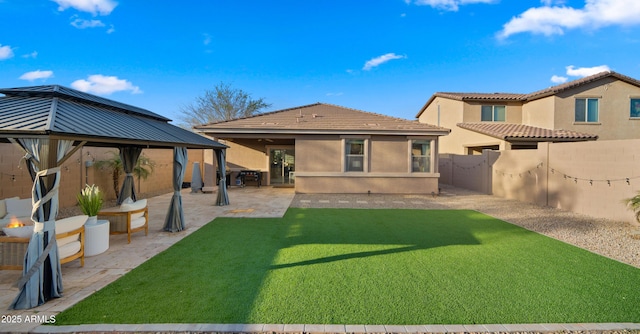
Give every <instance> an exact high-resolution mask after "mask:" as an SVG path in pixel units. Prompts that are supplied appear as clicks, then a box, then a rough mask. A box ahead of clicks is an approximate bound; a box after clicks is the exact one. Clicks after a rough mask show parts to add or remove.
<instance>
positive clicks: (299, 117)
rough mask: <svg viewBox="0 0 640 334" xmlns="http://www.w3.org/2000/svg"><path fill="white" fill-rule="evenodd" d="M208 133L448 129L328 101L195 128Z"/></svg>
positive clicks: (426, 131)
mask: <svg viewBox="0 0 640 334" xmlns="http://www.w3.org/2000/svg"><path fill="white" fill-rule="evenodd" d="M195 129H196V130H199V131H202V132H205V133H340V134H348V133H359V134H361V133H371V134H373V133H391V132H397V133H417V134H438V135H445V134H448V133H449V131H450V130H449V129H446V128H442V127H438V126H435V125H430V124H425V123H420V122H418V121H417V120H414V121H410V120H406V119H402V118H396V117H390V116H385V115H380V114H375V113H370V112H365V111H361V110H356V109H350V108H345V107H341V106H337V105H332V104H326V103H315V104H310V105H306V106H300V107H295V108H289V109H283V110H278V111H273V112H268V113H264V114H258V115H254V116H251V117H244V118H238V119H233V120H228V121H221V122H214V123H209V124H205V125H201V126H197V127H195Z"/></svg>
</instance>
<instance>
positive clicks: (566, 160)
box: [440, 139, 640, 223]
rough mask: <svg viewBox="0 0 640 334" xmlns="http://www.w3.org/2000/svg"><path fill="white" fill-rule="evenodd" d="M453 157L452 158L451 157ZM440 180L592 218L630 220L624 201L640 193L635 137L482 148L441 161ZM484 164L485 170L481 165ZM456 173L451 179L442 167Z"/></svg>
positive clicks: (638, 142)
mask: <svg viewBox="0 0 640 334" xmlns="http://www.w3.org/2000/svg"><path fill="white" fill-rule="evenodd" d="M456 159H457V160H456ZM440 161H441V165H440V171H441V173H442V175H443V178H442V180H441V181H442V182H443V183H452V182H453V183H454V184H455V185H456V186H459V187H463V188H468V189H474V190H478V191H481V190H480V189H479V187H478V185H479V184H482V183H483V182H486V181H487V180H490V184H491V188H490V190H489V191H487V193H493V194H494V195H496V196H499V197H504V198H510V199H517V200H520V201H523V202H529V203H534V204H537V205H541V206H550V207H554V208H559V209H563V210H569V211H573V212H577V213H581V214H585V215H589V216H592V217H599V218H608V219H613V220H619V221H625V222H630V223H633V222H635V218H634V214H633V212H632V211H629V210H627V208H626V206H625V204H624V203H623V200H624V199H625V198H629V197H632V196H635V195H636V194H637V193H638V191H640V139H634V140H609V141H594V142H579V143H552V144H550V143H541V144H539V146H538V149H537V150H515V151H512V150H507V151H500V152H489V151H485V153H484V154H483V155H482V156H471V157H469V156H466V157H458V156H456V157H455V158H454V159H453V161H454V162H455V166H453V167H452V166H450V165H447V164H451V161H452V160H451V159H446V158H445V159H441V160H440ZM485 162H486V163H488V164H489V166H488V168H487V169H483V168H482V164H483V163H485ZM452 168H453V170H454V172H455V173H456V174H454V175H453V177H451V175H450V174H449V172H447V170H450V169H452Z"/></svg>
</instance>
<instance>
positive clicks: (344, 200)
mask: <svg viewBox="0 0 640 334" xmlns="http://www.w3.org/2000/svg"><path fill="white" fill-rule="evenodd" d="M291 207H298V208H364V209H374V208H378V209H395V208H398V209H400V208H407V209H471V210H476V211H479V212H482V213H485V214H487V215H490V216H492V217H495V218H498V219H501V220H504V221H507V222H510V223H512V224H515V225H518V226H521V227H524V228H526V229H529V230H532V231H535V232H538V233H541V234H544V235H547V236H549V237H552V238H555V239H558V240H561V241H564V242H566V243H569V244H572V245H575V246H578V247H581V248H584V249H587V250H589V251H592V252H594V253H597V254H601V255H604V256H606V257H609V258H612V259H615V260H618V261H621V262H624V263H627V264H630V265H632V266H634V267H636V268H640V239H637V238H638V227H637V226H633V225H631V224H629V223H623V222H618V221H612V220H607V219H599V218H593V217H588V216H585V215H580V214H576V213H573V212H568V211H562V210H558V209H554V208H549V207H540V206H536V205H533V204H528V203H522V202H519V201H516V200H508V199H503V198H499V197H495V196H491V195H483V194H479V193H476V192H473V191H469V190H465V189H460V188H454V187H448V186H445V185H442V189H441V193H440V195H439V196H436V197H434V196H431V195H382V194H371V195H367V194H296V195H295V197H294V199H293V201H292V202H291Z"/></svg>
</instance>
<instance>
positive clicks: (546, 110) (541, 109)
mask: <svg viewBox="0 0 640 334" xmlns="http://www.w3.org/2000/svg"><path fill="white" fill-rule="evenodd" d="M555 101H556V97H555V95H554V96H547V97H545V98H542V99H538V100H534V101H530V102H527V103H526V104H524V105H523V106H522V124H526V125H531V126H536V127H540V128H545V129H555V120H554V113H553V111H554V110H555V108H556V105H555V103H556V102H555Z"/></svg>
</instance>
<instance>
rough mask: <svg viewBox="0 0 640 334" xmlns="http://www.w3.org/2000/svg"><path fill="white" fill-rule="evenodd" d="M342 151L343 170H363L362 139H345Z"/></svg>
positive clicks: (363, 150)
mask: <svg viewBox="0 0 640 334" xmlns="http://www.w3.org/2000/svg"><path fill="white" fill-rule="evenodd" d="M344 152H345V159H344V161H345V168H344V170H345V171H347V172H364V158H365V154H364V152H365V148H364V139H346V140H345V148H344Z"/></svg>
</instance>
